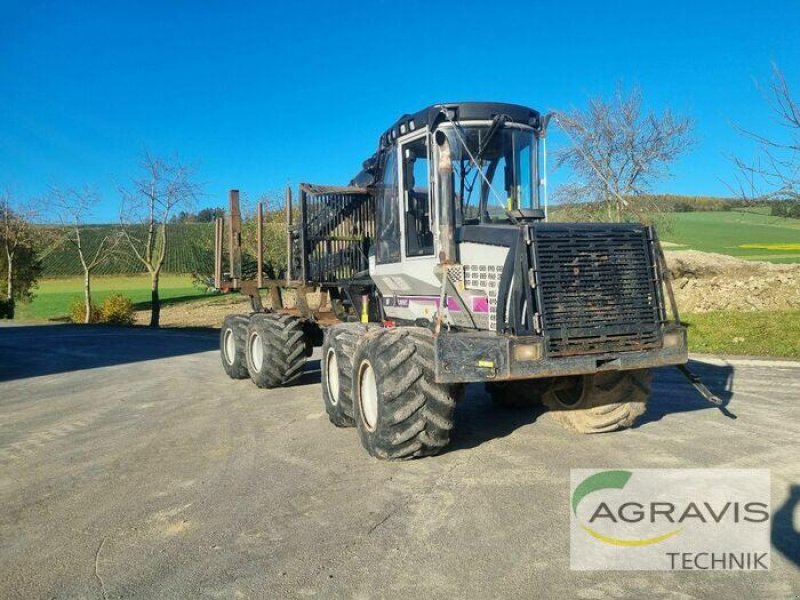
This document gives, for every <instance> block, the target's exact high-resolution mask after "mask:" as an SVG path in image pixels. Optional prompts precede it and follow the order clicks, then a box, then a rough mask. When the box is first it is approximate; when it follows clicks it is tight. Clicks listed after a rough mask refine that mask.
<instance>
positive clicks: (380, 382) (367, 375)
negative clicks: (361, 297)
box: [352, 328, 464, 459]
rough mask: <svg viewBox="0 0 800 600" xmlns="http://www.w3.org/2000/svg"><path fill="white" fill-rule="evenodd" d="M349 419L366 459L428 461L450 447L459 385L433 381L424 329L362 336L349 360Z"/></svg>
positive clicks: (460, 391)
mask: <svg viewBox="0 0 800 600" xmlns="http://www.w3.org/2000/svg"><path fill="white" fill-rule="evenodd" d="M352 372H353V414H354V418H355V422H356V427H357V428H358V434H359V437H360V438H361V444H362V445H363V446H364V448H365V449H366V450H367V452H369V453H370V454H371V455H372V456H375V457H377V458H383V459H407V458H415V457H420V456H429V455H432V454H436V453H438V452H440V451H441V450H442V448H444V447H445V446H447V444H448V443H449V442H450V432H451V431H452V429H453V424H454V421H453V412H454V409H455V405H456V401H457V400H458V399H460V398H461V396H462V395H463V389H464V387H463V386H462V385H446V384H441V383H436V382H434V380H433V336H432V335H431V333H430V332H429V331H427V330H425V329H421V328H420V329H413V328H403V329H380V330H377V331H374V332H371V333H369V334H367V336H366V337H365V338H363V340H362V341H361V342H360V343H359V344H358V347H357V349H356V353H355V356H354V358H353V371H352Z"/></svg>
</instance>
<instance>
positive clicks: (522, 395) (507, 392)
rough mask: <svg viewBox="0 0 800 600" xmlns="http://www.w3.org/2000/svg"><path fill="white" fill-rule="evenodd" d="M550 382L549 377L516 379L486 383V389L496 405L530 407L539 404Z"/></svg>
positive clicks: (515, 407)
mask: <svg viewBox="0 0 800 600" xmlns="http://www.w3.org/2000/svg"><path fill="white" fill-rule="evenodd" d="M551 384H552V379H551V378H549V377H548V378H543V379H518V380H514V381H498V382H496V383H487V384H486V391H487V392H489V396H490V397H491V399H492V402H494V403H495V404H496V405H497V406H501V407H503V408H514V409H517V408H531V407H533V406H541V404H542V397H543V396H544V394H546V393H547V391H548V389H549V388H550V386H551Z"/></svg>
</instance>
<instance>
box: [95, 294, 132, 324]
mask: <svg viewBox="0 0 800 600" xmlns="http://www.w3.org/2000/svg"><path fill="white" fill-rule="evenodd" d="M100 318H101V319H102V321H103V322H104V323H109V324H111V325H133V302H131V299H130V298H126V297H125V296H123V295H122V294H111V295H110V296H108V297H107V298H106V299H105V300H103V303H102V304H101V305H100Z"/></svg>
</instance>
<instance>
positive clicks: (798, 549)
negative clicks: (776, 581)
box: [770, 484, 800, 566]
mask: <svg viewBox="0 0 800 600" xmlns="http://www.w3.org/2000/svg"><path fill="white" fill-rule="evenodd" d="M799 504H800V485H797V484H792V485H791V486H790V487H789V497H788V498H787V499H786V502H784V503H783V504H782V505H781V507H780V508H779V509H778V510H777V511H775V514H773V515H772V532H771V536H770V537H771V540H772V546H773V547H774V548H775V549H776V550H778V552H780V553H781V554H783V555H784V556H785V557H786V558H787V559H789V560H790V561H792V562H793V563H794V564H795V565H797V566H800V531H798V529H797V526H796V525H795V524H794V513H795V510H796V509H797V506H798V505H799Z"/></svg>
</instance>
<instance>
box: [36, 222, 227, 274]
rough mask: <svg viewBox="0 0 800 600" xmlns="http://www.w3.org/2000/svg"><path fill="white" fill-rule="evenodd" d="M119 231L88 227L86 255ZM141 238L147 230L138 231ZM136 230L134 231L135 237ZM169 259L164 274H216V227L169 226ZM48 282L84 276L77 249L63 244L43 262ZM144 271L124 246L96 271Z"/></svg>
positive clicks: (107, 226)
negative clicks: (213, 272) (104, 239)
mask: <svg viewBox="0 0 800 600" xmlns="http://www.w3.org/2000/svg"><path fill="white" fill-rule="evenodd" d="M115 231H117V226H116V225H88V226H86V228H85V230H84V232H83V234H82V237H83V243H84V246H85V248H86V251H87V252H88V253H89V254H91V253H93V252H94V251H95V250H96V248H97V245H98V244H99V243H100V240H102V239H103V237H104V236H106V235H109V234H112V233H114V232H115ZM138 232H139V233H141V234H142V235H143V234H144V233H145V229H144V227H141V228H139V229H138ZM136 234H137V230H136V229H135V228H132V235H136ZM167 236H168V239H169V241H168V244H167V259H166V262H165V265H164V272H165V273H193V272H207V273H211V272H212V271H213V270H214V224H213V223H181V224H170V225H168V226H167ZM43 267H44V273H43V276H44V277H45V278H55V277H73V276H75V275H82V274H83V270H82V269H81V263H80V261H79V259H78V254H77V252H76V251H75V248H74V247H73V246H71V245H70V244H64V245H63V246H61V247H60V248H58V249H56V250H55V251H53V252H51V253H50V254H49V255H47V256H46V257H45V259H44V261H43ZM144 270H145V269H144V267H143V265H142V263H141V262H139V261H138V259H137V258H136V256H135V255H134V253H133V252H132V251H131V249H130V247H129V246H127V245H126V244H125V243H122V244H120V245H119V247H118V248H117V251H116V252H115V253H114V256H113V257H112V258H111V259H110V260H109V261H108V262H106V263H105V264H103V265H101V266H100V267H98V268H97V269H96V270H95V274H97V275H124V274H132V273H142V272H143V271H144Z"/></svg>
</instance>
